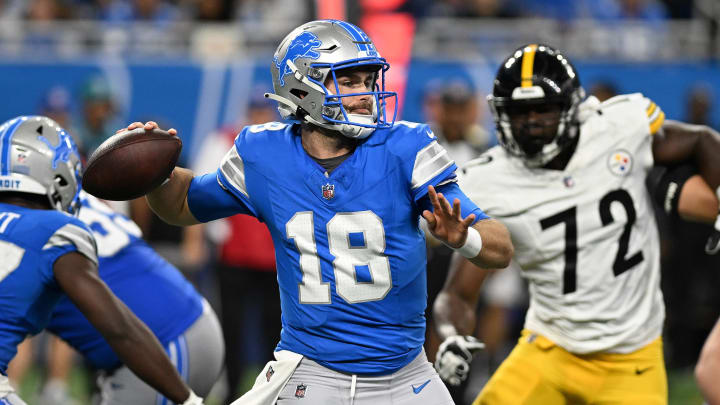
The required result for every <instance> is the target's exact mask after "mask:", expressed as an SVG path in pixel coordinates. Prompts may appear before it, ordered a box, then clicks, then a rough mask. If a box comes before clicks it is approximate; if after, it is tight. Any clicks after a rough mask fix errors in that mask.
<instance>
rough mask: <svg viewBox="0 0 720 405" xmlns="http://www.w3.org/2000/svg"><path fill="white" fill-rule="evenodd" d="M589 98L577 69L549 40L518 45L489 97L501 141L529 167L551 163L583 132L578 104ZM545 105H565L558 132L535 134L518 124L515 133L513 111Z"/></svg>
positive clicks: (498, 73)
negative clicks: (512, 125) (520, 127)
mask: <svg viewBox="0 0 720 405" xmlns="http://www.w3.org/2000/svg"><path fill="white" fill-rule="evenodd" d="M584 98H585V91H584V90H583V88H582V87H581V86H580V80H579V79H578V75H577V72H576V71H575V68H574V67H573V65H572V64H571V63H570V61H569V60H568V59H567V58H565V56H563V55H562V54H561V53H560V52H559V51H558V50H556V49H554V48H552V47H550V46H547V45H543V44H529V45H525V46H522V47H520V48H518V49H517V50H516V51H515V52H513V53H512V55H510V57H508V58H507V59H505V61H504V62H503V63H502V64H501V65H500V68H499V69H498V72H497V76H496V77H495V83H494V86H493V92H492V95H490V96H488V103H489V104H490V110H491V111H492V114H493V117H494V118H495V125H496V127H497V131H498V142H499V143H500V144H501V145H502V146H503V147H504V148H505V150H507V151H508V152H509V153H510V154H511V155H514V156H517V157H520V158H523V159H524V161H525V164H526V165H528V166H531V167H540V166H543V165H545V164H547V163H548V162H550V161H551V160H552V159H553V158H555V157H556V156H557V155H558V154H559V153H560V152H561V151H562V150H563V148H564V147H566V146H568V145H570V144H572V142H571V141H572V140H573V139H574V138H575V137H577V132H578V125H577V123H576V121H577V112H578V106H579V105H580V102H582V100H583V99H584ZM540 105H542V106H552V105H555V106H557V107H559V110H560V119H559V122H558V127H557V133H556V134H555V136H554V137H552V139H547V138H538V137H533V136H531V135H530V134H529V133H526V132H525V131H522V130H518V129H517V128H516V131H515V133H513V130H512V127H511V121H510V114H509V113H510V112H512V111H514V110H517V109H523V108H525V109H529V108H532V106H540Z"/></svg>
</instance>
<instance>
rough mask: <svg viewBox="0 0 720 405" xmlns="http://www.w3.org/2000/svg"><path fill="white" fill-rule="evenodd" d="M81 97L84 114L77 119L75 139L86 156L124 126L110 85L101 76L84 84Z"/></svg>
mask: <svg viewBox="0 0 720 405" xmlns="http://www.w3.org/2000/svg"><path fill="white" fill-rule="evenodd" d="M80 98H81V101H82V116H81V117H80V119H79V120H77V128H76V131H75V135H76V136H75V139H76V141H78V148H79V149H80V152H81V153H82V154H84V155H85V156H86V157H88V156H90V154H91V153H92V152H93V151H94V150H95V149H96V148H97V147H98V146H100V144H101V143H103V141H105V140H106V139H107V138H109V137H110V136H112V135H113V134H115V130H116V129H117V128H121V127H122V126H121V125H119V124H118V123H117V122H116V116H115V113H116V111H115V103H114V101H113V96H112V92H111V91H110V85H109V83H108V82H107V80H105V79H104V78H103V77H101V76H95V77H92V78H90V79H89V80H88V81H87V82H85V84H84V85H83V87H82V89H81V92H80Z"/></svg>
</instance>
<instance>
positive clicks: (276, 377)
mask: <svg viewBox="0 0 720 405" xmlns="http://www.w3.org/2000/svg"><path fill="white" fill-rule="evenodd" d="M302 358H303V356H302V354H297V353H294V352H291V351H288V350H280V351H278V352H275V361H270V362H268V363H267V364H266V365H265V367H264V368H263V371H262V372H261V373H260V375H258V377H257V378H256V379H255V384H254V385H253V387H252V389H250V391H248V392H246V393H245V394H244V395H243V396H241V397H240V398H238V399H236V400H235V401H234V402H233V403H232V404H230V405H273V404H274V403H275V401H277V398H278V396H279V395H280V391H281V390H282V389H283V387H285V384H287V382H288V380H289V379H290V377H291V376H292V375H293V372H295V369H296V368H297V366H298V364H300V360H302Z"/></svg>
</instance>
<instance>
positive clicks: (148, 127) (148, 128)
mask: <svg viewBox="0 0 720 405" xmlns="http://www.w3.org/2000/svg"><path fill="white" fill-rule="evenodd" d="M137 128H145V130H146V131H152V130H153V129H155V128H157V129H161V128H160V126H158V124H157V122H155V121H148V122H146V123H144V124H143V123H142V122H140V121H135V122H133V123H132V124H130V125H128V126H127V127H125V128H120V129H118V130H117V131H115V133H116V134H119V133H120V132H125V131H131V130H133V129H137ZM168 133H169V134H170V135H177V130H176V129H175V128H170V129H168Z"/></svg>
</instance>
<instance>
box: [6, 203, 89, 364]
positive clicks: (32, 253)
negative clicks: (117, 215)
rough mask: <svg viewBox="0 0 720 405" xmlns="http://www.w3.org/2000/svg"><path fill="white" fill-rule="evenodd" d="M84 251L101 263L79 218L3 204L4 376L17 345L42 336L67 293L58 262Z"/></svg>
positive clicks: (84, 253)
mask: <svg viewBox="0 0 720 405" xmlns="http://www.w3.org/2000/svg"><path fill="white" fill-rule="evenodd" d="M74 251H75V252H79V253H81V254H83V255H85V256H86V257H87V258H88V259H90V260H91V261H93V262H94V263H97V254H96V250H95V241H94V240H93V237H92V235H91V234H90V231H89V230H88V229H87V227H86V226H85V225H84V224H83V223H82V222H80V220H78V219H77V218H75V217H72V216H70V215H68V214H65V213H62V212H59V211H55V210H38V209H30V208H23V207H19V206H16V205H10V204H2V203H0V372H2V373H3V374H6V370H7V366H8V363H9V362H10V360H12V358H13V357H15V354H16V353H17V345H18V344H19V343H20V342H22V341H23V340H24V339H25V337H26V336H28V335H34V334H36V333H38V332H40V331H41V330H42V329H43V328H44V327H45V325H46V324H47V323H48V320H49V319H50V313H51V312H52V309H53V307H54V306H55V304H56V303H57V302H58V300H59V299H60V297H61V296H63V292H62V290H61V289H60V286H59V285H58V284H57V282H56V281H55V275H54V273H53V265H54V263H55V261H56V260H57V259H58V258H59V257H60V256H63V255H65V254H68V253H70V252H74Z"/></svg>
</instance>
